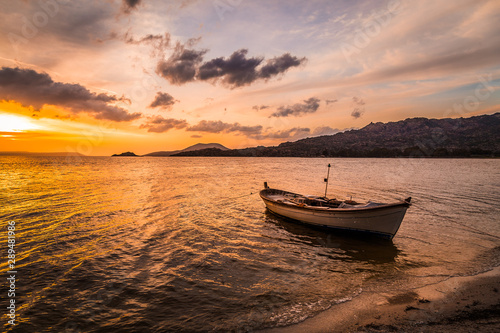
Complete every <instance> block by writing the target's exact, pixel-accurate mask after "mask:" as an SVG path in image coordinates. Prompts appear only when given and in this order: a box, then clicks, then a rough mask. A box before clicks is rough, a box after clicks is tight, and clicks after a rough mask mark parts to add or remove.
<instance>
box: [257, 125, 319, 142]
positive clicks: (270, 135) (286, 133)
mask: <svg viewBox="0 0 500 333" xmlns="http://www.w3.org/2000/svg"><path fill="white" fill-rule="evenodd" d="M310 132H311V130H310V129H309V128H304V127H294V128H290V129H288V130H281V131H276V132H266V133H263V134H259V135H254V136H252V138H253V139H257V140H264V139H296V140H298V139H302V138H304V137H306V136H307V135H308V134H309V133H310Z"/></svg>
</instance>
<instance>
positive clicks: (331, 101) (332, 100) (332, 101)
mask: <svg viewBox="0 0 500 333" xmlns="http://www.w3.org/2000/svg"><path fill="white" fill-rule="evenodd" d="M337 101H338V100H337V99H326V100H325V102H326V105H328V104H330V103H336V102H337Z"/></svg>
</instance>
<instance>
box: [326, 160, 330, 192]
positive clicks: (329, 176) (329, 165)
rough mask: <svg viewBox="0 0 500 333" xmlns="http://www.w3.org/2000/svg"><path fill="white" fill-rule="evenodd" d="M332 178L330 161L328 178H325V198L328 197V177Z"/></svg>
mask: <svg viewBox="0 0 500 333" xmlns="http://www.w3.org/2000/svg"><path fill="white" fill-rule="evenodd" d="M329 178H330V163H328V173H327V174H326V178H325V183H326V186H325V198H326V191H328V179H329Z"/></svg>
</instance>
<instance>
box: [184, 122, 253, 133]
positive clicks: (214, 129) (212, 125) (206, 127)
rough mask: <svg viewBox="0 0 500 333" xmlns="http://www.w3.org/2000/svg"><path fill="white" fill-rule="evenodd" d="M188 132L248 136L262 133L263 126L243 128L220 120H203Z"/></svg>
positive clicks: (189, 128) (188, 129) (237, 124)
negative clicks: (234, 133) (237, 133)
mask: <svg viewBox="0 0 500 333" xmlns="http://www.w3.org/2000/svg"><path fill="white" fill-rule="evenodd" d="M186 131H193V132H208V133H233V132H239V133H242V134H246V135H252V134H259V133H261V131H262V126H260V125H256V126H243V125H240V124H239V123H233V124H229V123H225V122H223V121H220V120H216V121H215V120H202V121H200V122H199V123H198V124H196V125H194V126H190V127H188V128H187V129H186Z"/></svg>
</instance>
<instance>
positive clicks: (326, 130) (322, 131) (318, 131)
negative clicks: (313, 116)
mask: <svg viewBox="0 0 500 333" xmlns="http://www.w3.org/2000/svg"><path fill="white" fill-rule="evenodd" d="M339 132H342V131H341V130H339V129H338V128H331V127H330V126H321V127H316V128H315V129H314V131H312V133H311V136H322V135H333V134H336V133H339Z"/></svg>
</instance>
